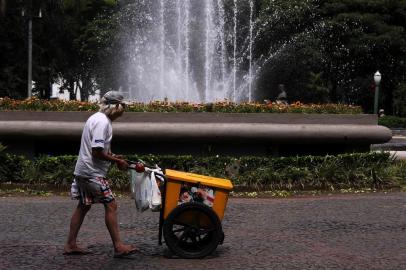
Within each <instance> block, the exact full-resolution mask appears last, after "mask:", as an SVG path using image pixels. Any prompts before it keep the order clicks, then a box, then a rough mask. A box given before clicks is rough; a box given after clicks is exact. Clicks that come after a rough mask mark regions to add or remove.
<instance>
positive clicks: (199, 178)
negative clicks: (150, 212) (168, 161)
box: [165, 169, 233, 190]
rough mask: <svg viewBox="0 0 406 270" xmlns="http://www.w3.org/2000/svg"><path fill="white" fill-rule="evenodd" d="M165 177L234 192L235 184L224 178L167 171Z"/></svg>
mask: <svg viewBox="0 0 406 270" xmlns="http://www.w3.org/2000/svg"><path fill="white" fill-rule="evenodd" d="M165 175H166V177H168V178H169V179H173V180H179V181H185V182H189V183H196V184H197V183H200V184H202V185H205V186H210V187H216V188H222V189H226V190H232V189H233V184H232V183H231V181H230V180H228V179H224V178H216V177H211V176H205V175H200V174H195V173H187V172H181V171H175V170H169V169H167V170H165Z"/></svg>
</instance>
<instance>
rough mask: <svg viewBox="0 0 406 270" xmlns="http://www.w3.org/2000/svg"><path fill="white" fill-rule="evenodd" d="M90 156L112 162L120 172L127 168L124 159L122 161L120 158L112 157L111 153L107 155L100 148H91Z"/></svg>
mask: <svg viewBox="0 0 406 270" xmlns="http://www.w3.org/2000/svg"><path fill="white" fill-rule="evenodd" d="M92 156H93V157H95V158H97V159H101V160H107V161H110V162H114V163H116V165H117V167H118V168H119V169H120V170H126V169H127V168H128V163H127V162H126V161H125V160H124V159H122V158H121V156H117V155H114V154H111V153H109V154H107V153H104V152H103V148H101V147H93V148H92Z"/></svg>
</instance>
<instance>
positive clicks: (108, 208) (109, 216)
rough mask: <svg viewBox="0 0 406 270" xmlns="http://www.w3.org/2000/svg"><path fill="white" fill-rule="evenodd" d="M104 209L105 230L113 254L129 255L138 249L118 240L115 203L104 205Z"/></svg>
mask: <svg viewBox="0 0 406 270" xmlns="http://www.w3.org/2000/svg"><path fill="white" fill-rule="evenodd" d="M104 208H105V221H106V226H107V229H108V230H109V233H110V237H111V240H112V241H113V246H114V253H115V254H117V255H119V254H123V255H125V254H129V253H132V252H134V251H137V250H138V249H137V248H136V247H134V246H132V245H125V244H124V243H123V242H122V241H121V239H120V233H119V229H118V221H117V202H116V201H115V200H113V201H112V202H110V203H106V204H104Z"/></svg>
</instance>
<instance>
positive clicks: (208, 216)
mask: <svg viewBox="0 0 406 270" xmlns="http://www.w3.org/2000/svg"><path fill="white" fill-rule="evenodd" d="M163 235H164V239H165V242H166V245H167V246H168V247H169V249H170V250H171V251H172V252H173V253H175V254H176V255H178V256H180V257H182V258H188V259H194V258H203V257H205V256H207V255H209V254H211V253H212V252H213V251H214V250H215V249H216V248H217V246H218V244H219V243H220V242H221V241H222V239H223V238H224V236H223V235H224V234H223V230H222V228H221V222H220V220H219V218H218V216H217V214H216V213H215V212H214V211H213V210H212V209H211V208H209V207H208V206H206V205H204V204H202V203H196V202H193V203H184V204H181V205H179V206H177V207H176V208H175V209H174V210H173V211H172V212H171V213H170V214H169V215H168V217H167V218H166V219H165V221H164V225H163Z"/></svg>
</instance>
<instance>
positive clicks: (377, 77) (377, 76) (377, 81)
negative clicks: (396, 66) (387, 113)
mask: <svg viewBox="0 0 406 270" xmlns="http://www.w3.org/2000/svg"><path fill="white" fill-rule="evenodd" d="M381 78H382V75H381V73H379V71H377V72H375V74H374V81H375V102H374V114H378V103H379V84H380V83H381Z"/></svg>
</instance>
